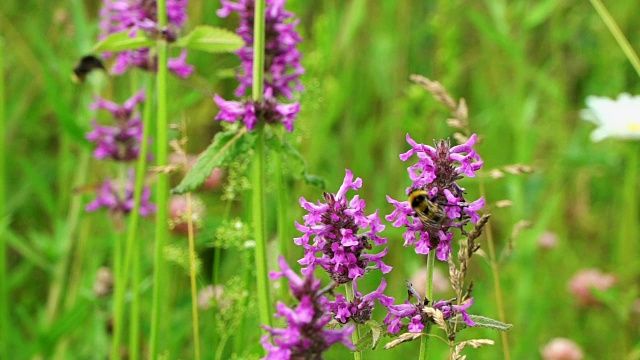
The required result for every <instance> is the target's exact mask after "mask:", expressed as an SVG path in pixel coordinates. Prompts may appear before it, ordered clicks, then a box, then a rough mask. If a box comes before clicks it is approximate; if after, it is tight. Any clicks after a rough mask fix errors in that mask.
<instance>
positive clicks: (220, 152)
mask: <svg viewBox="0 0 640 360" xmlns="http://www.w3.org/2000/svg"><path fill="white" fill-rule="evenodd" d="M254 141H255V135H254V134H252V133H247V132H246V131H241V132H238V133H235V132H228V131H224V132H219V133H217V134H216V136H215V137H214V138H213V142H212V143H211V145H209V147H208V148H207V149H206V150H205V151H203V152H202V153H201V154H200V156H199V157H198V160H197V162H196V164H195V165H194V166H193V167H192V168H191V170H189V172H188V173H187V175H186V176H185V177H184V179H182V181H181V182H180V184H178V186H176V187H175V188H174V189H172V190H171V192H172V193H173V194H184V193H186V192H189V191H194V190H196V189H197V188H198V187H200V185H202V184H203V183H204V181H205V180H206V179H207V178H208V177H209V176H210V175H211V172H212V171H213V169H214V168H216V167H220V166H222V165H225V164H227V163H228V162H229V161H231V160H232V159H233V158H235V157H236V155H238V154H241V153H245V152H247V151H249V150H250V149H251V148H252V147H253V143H254Z"/></svg>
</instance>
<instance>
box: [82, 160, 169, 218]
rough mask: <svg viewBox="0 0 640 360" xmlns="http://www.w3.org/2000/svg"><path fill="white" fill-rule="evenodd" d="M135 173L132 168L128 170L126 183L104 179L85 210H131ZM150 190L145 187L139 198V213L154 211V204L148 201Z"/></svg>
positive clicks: (125, 212)
mask: <svg viewBox="0 0 640 360" xmlns="http://www.w3.org/2000/svg"><path fill="white" fill-rule="evenodd" d="M134 182H135V174H134V172H133V169H130V170H129V174H128V178H127V182H126V184H121V183H118V182H115V181H112V180H107V181H105V182H104V183H103V184H102V186H100V187H99V188H98V190H97V196H96V198H95V199H94V200H93V201H92V202H90V203H89V204H87V206H86V207H85V209H86V210H87V211H90V212H92V211H96V210H98V209H100V208H107V209H109V210H110V211H111V212H113V213H117V212H121V213H123V214H128V213H129V212H131V210H133V205H134V199H133V188H134ZM150 197H151V190H150V189H149V187H145V188H144V189H143V190H142V197H141V198H140V215H142V216H149V215H151V214H152V213H154V212H155V211H156V206H155V205H153V204H151V203H150V202H149V198H150Z"/></svg>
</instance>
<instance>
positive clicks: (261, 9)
mask: <svg viewBox="0 0 640 360" xmlns="http://www.w3.org/2000/svg"><path fill="white" fill-rule="evenodd" d="M264 15H265V0H256V2H255V13H254V25H253V27H254V29H253V87H252V94H251V95H252V98H253V100H255V101H260V100H262V96H263V93H264V37H265V18H264ZM256 131H257V132H258V134H257V135H258V138H257V140H256V145H255V148H254V158H253V165H252V171H253V174H252V184H251V185H252V186H253V191H252V202H251V203H252V209H253V211H252V217H253V231H254V234H255V238H256V255H255V256H256V277H257V279H256V281H257V283H258V284H257V285H258V286H257V287H258V307H259V311H260V322H261V323H262V324H263V325H268V326H271V301H270V296H269V276H268V268H267V234H266V213H265V193H264V182H265V166H264V165H265V158H266V153H265V152H266V148H265V144H264V140H265V139H264V138H265V129H264V126H258V127H256Z"/></svg>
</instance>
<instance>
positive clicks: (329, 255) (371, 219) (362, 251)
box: [295, 170, 391, 284]
mask: <svg viewBox="0 0 640 360" xmlns="http://www.w3.org/2000/svg"><path fill="white" fill-rule="evenodd" d="M360 187H362V179H360V178H356V179H355V180H354V178H353V173H352V172H351V171H350V170H347V171H346V176H345V178H344V182H343V184H342V186H340V189H339V190H338V192H337V193H336V194H329V193H324V200H325V203H321V202H320V201H318V203H317V204H313V203H311V202H309V201H307V200H306V199H305V198H304V197H302V198H300V206H302V208H304V209H305V210H307V211H308V212H309V213H308V214H307V215H305V216H304V225H302V224H299V223H297V222H296V228H297V229H298V230H299V231H301V232H302V233H303V235H302V236H301V237H299V238H295V243H296V244H297V245H300V246H302V247H304V250H305V255H304V257H303V258H302V259H301V260H300V261H299V263H300V264H302V265H308V268H307V269H306V270H305V272H308V271H310V270H309V269H313V268H314V267H315V266H316V265H319V266H320V267H322V268H323V269H324V270H326V271H327V273H328V274H329V277H331V279H332V280H334V281H335V282H336V283H338V284H345V283H347V282H349V281H351V280H354V279H356V278H358V277H362V276H363V275H364V273H365V271H366V270H370V269H379V270H381V271H382V273H383V274H386V273H388V272H389V271H391V267H390V266H388V265H386V264H385V263H384V262H383V261H382V258H383V257H384V256H385V255H386V254H387V250H388V249H387V248H385V249H384V250H383V251H382V252H381V253H379V254H367V252H366V250H371V248H372V246H371V243H370V241H373V243H374V244H375V245H383V244H386V243H387V239H386V238H381V237H380V236H378V233H379V232H381V231H382V230H384V228H385V226H384V225H382V224H381V222H380V218H379V217H378V211H376V212H375V213H373V214H371V215H368V216H366V215H364V207H365V202H364V200H361V199H360V197H359V196H358V195H356V196H354V197H353V199H351V200H347V198H346V197H345V195H346V193H347V191H348V190H350V189H352V190H357V189H359V188H360ZM366 228H369V230H368V231H366V232H364V233H359V232H360V230H361V229H366ZM311 237H313V243H310V241H311ZM317 254H320V257H318V256H317ZM369 263H373V264H374V265H373V266H370V267H368V264H369Z"/></svg>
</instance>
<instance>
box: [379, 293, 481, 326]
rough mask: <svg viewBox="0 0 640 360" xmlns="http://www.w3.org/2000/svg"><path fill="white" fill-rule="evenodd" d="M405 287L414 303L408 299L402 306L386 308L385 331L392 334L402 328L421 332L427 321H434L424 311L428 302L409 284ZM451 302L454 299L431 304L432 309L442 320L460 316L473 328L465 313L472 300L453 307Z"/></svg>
mask: <svg viewBox="0 0 640 360" xmlns="http://www.w3.org/2000/svg"><path fill="white" fill-rule="evenodd" d="M407 286H408V288H409V294H410V297H414V298H415V299H416V302H415V303H411V301H410V300H411V299H408V300H406V301H405V302H404V304H399V305H389V306H387V310H388V311H389V314H388V315H387V316H386V317H385V319H384V324H386V325H387V331H388V332H390V333H392V334H397V333H398V331H400V329H401V328H403V327H404V326H407V330H408V331H409V332H412V333H418V332H422V330H423V329H424V327H425V325H426V324H427V322H428V321H434V320H433V319H432V318H431V316H430V315H429V314H428V313H426V312H425V311H424V308H425V306H428V304H429V300H428V299H424V300H422V298H421V297H420V295H419V294H418V292H417V291H416V290H415V289H414V288H413V286H412V285H411V283H408V284H407ZM453 301H455V299H452V300H440V301H437V302H435V303H434V304H433V308H434V309H436V310H440V311H441V312H442V315H443V318H444V320H449V319H450V318H451V317H453V316H456V315H461V316H462V319H463V320H464V321H465V322H466V323H467V325H468V326H474V325H475V323H474V322H473V320H471V318H470V317H469V314H467V311H466V310H467V309H468V308H469V307H470V306H471V305H472V304H473V298H471V299H469V300H467V301H465V302H464V303H463V304H462V305H453ZM403 319H408V320H409V322H408V324H405V323H403V321H402V320H403Z"/></svg>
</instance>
